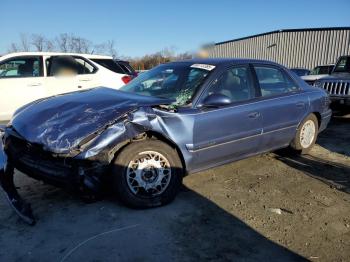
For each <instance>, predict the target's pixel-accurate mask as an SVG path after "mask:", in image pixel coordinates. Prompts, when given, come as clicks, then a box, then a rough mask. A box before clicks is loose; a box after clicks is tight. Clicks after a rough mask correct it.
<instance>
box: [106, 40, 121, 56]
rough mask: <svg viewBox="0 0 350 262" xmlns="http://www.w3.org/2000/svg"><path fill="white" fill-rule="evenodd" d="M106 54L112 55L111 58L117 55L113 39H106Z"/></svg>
mask: <svg viewBox="0 0 350 262" xmlns="http://www.w3.org/2000/svg"><path fill="white" fill-rule="evenodd" d="M106 54H107V55H110V56H113V58H116V57H117V54H118V53H117V50H116V48H115V43H114V40H108V41H107V42H106Z"/></svg>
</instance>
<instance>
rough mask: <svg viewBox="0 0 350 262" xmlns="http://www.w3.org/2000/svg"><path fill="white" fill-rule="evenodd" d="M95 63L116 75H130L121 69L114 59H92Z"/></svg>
mask: <svg viewBox="0 0 350 262" xmlns="http://www.w3.org/2000/svg"><path fill="white" fill-rule="evenodd" d="M91 60H92V61H94V62H95V63H97V64H99V65H101V66H103V67H105V68H107V69H109V70H111V71H113V72H114V73H118V74H128V73H127V72H125V70H124V69H123V68H121V67H120V66H119V65H118V64H117V63H116V62H115V61H113V60H112V59H91Z"/></svg>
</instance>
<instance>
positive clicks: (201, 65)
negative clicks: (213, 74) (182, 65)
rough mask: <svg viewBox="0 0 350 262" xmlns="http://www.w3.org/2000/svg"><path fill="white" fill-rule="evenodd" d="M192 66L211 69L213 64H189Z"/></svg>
mask: <svg viewBox="0 0 350 262" xmlns="http://www.w3.org/2000/svg"><path fill="white" fill-rule="evenodd" d="M191 67H192V68H199V69H204V70H208V71H211V70H213V69H214V68H215V66H213V65H207V64H193V65H191Z"/></svg>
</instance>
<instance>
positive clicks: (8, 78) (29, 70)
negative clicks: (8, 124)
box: [0, 56, 48, 121]
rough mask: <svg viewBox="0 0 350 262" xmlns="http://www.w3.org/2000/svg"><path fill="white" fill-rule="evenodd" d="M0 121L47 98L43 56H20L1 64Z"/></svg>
mask: <svg viewBox="0 0 350 262" xmlns="http://www.w3.org/2000/svg"><path fill="white" fill-rule="evenodd" d="M0 72H1V73H0V93H1V95H0V121H5V120H9V119H10V118H11V116H12V114H13V113H14V112H15V110H16V109H18V108H19V107H21V106H23V105H25V104H27V103H29V102H32V101H34V100H37V99H39V98H43V97H46V96H47V95H48V93H47V90H46V89H45V78H44V73H43V59H42V56H18V57H14V58H9V59H7V60H5V61H2V62H0Z"/></svg>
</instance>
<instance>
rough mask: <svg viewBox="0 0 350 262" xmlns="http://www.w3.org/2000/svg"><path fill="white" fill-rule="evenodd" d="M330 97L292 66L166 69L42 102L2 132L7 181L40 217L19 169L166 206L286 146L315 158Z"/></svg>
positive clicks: (229, 63) (11, 194)
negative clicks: (196, 179)
mask: <svg viewBox="0 0 350 262" xmlns="http://www.w3.org/2000/svg"><path fill="white" fill-rule="evenodd" d="M329 103H330V102H329V98H328V95H327V93H326V92H325V91H324V90H322V89H319V88H314V87H311V86H309V85H307V84H306V83H305V82H304V81H302V80H301V79H300V78H299V77H297V76H296V75H295V74H294V73H292V72H291V71H290V70H288V69H286V68H285V67H283V66H281V65H278V64H276V63H273V62H269V61H261V60H248V59H194V60H187V61H181V62H172V63H168V64H164V65H160V66H158V67H156V68H154V69H152V70H150V71H148V72H146V73H144V74H142V75H140V76H139V77H137V78H135V79H134V80H132V81H131V82H130V83H129V84H127V85H126V86H124V87H122V88H121V89H120V90H113V89H109V88H104V87H100V88H94V89H91V90H88V91H82V92H74V93H69V94H65V95H59V96H55V97H51V98H45V99H42V100H38V101H35V102H33V103H31V104H28V105H26V106H24V107H22V108H20V109H18V110H17V112H16V113H15V115H14V117H13V119H12V120H11V122H10V123H9V124H8V125H7V126H6V127H5V128H3V138H2V141H3V145H1V147H3V150H2V151H0V168H1V170H2V171H1V172H0V181H1V184H2V187H3V189H4V190H5V191H6V192H7V196H8V199H9V201H10V203H11V205H12V206H13V207H14V208H15V210H16V212H17V213H18V214H19V215H20V216H21V217H22V218H24V219H25V220H26V221H27V222H28V223H30V224H33V223H34V222H35V219H34V217H33V215H32V211H31V209H30V206H29V204H27V203H26V202H25V201H24V200H23V199H22V198H21V197H20V195H19V194H18V192H17V190H16V187H15V185H14V183H13V175H14V168H16V169H18V170H20V171H22V173H25V174H27V175H29V176H31V177H34V178H36V179H39V180H43V181H45V182H47V183H51V184H54V185H58V186H62V187H64V188H69V189H74V188H76V189H78V190H79V191H80V192H82V193H83V194H91V195H95V194H101V192H102V193H104V192H111V193H112V194H115V195H117V196H118V197H119V199H120V200H121V201H122V202H124V203H125V204H126V205H128V206H131V207H135V208H146V207H155V206H160V205H164V204H167V203H169V202H170V201H172V200H173V199H174V198H175V196H176V194H177V193H178V191H179V189H180V186H181V183H182V178H183V176H184V175H186V174H188V173H194V172H198V171H201V170H205V169H208V168H212V167H215V166H218V165H222V164H225V163H229V162H232V161H235V160H238V159H242V158H246V157H249V156H253V155H257V154H261V153H263V152H268V151H272V150H276V149H279V148H284V147H291V148H292V149H293V150H295V151H296V152H300V153H302V154H305V153H308V152H309V151H310V149H311V148H312V146H313V145H314V144H315V141H316V138H317V135H318V133H319V132H321V131H322V130H324V129H325V128H326V126H327V124H328V122H329V120H330V118H331V110H330V109H329Z"/></svg>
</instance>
